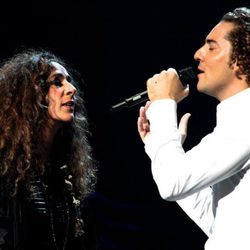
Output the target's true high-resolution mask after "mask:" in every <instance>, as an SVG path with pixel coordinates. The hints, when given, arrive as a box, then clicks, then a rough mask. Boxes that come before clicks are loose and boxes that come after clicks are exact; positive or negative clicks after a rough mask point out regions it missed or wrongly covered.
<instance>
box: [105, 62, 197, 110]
mask: <svg viewBox="0 0 250 250" xmlns="http://www.w3.org/2000/svg"><path fill="white" fill-rule="evenodd" d="M178 75H179V78H180V80H181V83H182V85H183V86H184V87H185V86H186V85H187V84H188V82H189V81H191V80H194V79H195V74H194V71H193V69H192V67H187V68H184V69H181V70H179V71H178ZM146 101H148V93H147V90H145V91H143V92H140V93H138V94H135V95H133V96H131V97H129V98H125V99H124V101H122V102H119V103H117V104H115V105H113V106H112V107H111V108H110V110H111V111H118V110H120V109H124V108H130V107H133V106H135V105H138V104H140V103H142V102H146Z"/></svg>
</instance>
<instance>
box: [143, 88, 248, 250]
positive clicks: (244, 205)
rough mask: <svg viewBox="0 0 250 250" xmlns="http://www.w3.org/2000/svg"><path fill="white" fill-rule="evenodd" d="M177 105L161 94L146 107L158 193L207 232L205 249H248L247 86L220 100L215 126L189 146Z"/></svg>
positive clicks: (149, 150)
mask: <svg viewBox="0 0 250 250" xmlns="http://www.w3.org/2000/svg"><path fill="white" fill-rule="evenodd" d="M176 109H177V104H176V102H175V101H174V100H171V99H164V100H158V101H155V102H153V103H152V104H151V105H150V107H149V109H148V110H147V118H148V119H149V121H150V135H149V136H147V138H146V139H145V150H146V152H147V154H148V155H149V157H150V158H151V161H152V174H153V177H154V180H155V182H156V184H157V186H158V189H159V193H160V195H161V196H162V198H164V199H165V200H169V201H177V202H178V204H179V205H180V206H181V207H182V209H183V210H184V211H185V212H186V213H187V214H188V215H189V216H190V218H192V219H193V220H194V221H195V223H196V224H197V225H198V226H199V227H200V228H201V229H202V230H203V231H204V232H205V233H206V234H207V235H208V237H209V238H208V241H207V242H206V245H205V249H206V250H236V249H237V250H250V171H248V169H249V167H250V89H249V88H248V89H246V90H244V91H242V92H240V93H238V94H236V95H234V96H232V97H230V98H228V99H226V100H224V101H222V102H221V103H220V104H219V105H218V106H217V125H216V127H215V129H214V131H213V132H212V133H211V134H208V135H207V136H205V137H204V138H203V139H202V140H201V142H200V143H199V144H198V145H197V146H195V147H193V148H192V149H191V150H189V151H187V152H185V151H184V149H183V147H182V144H181V136H180V133H179V130H178V126H177V114H176Z"/></svg>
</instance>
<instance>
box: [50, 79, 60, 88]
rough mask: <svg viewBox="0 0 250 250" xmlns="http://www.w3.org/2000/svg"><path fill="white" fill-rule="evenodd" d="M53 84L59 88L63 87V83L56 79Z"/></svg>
mask: <svg viewBox="0 0 250 250" xmlns="http://www.w3.org/2000/svg"><path fill="white" fill-rule="evenodd" d="M51 83H52V84H54V85H56V86H57V87H61V86H62V83H61V81H60V79H58V78H55V79H54V80H53V81H51Z"/></svg>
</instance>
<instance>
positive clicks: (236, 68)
mask: <svg viewBox="0 0 250 250" xmlns="http://www.w3.org/2000/svg"><path fill="white" fill-rule="evenodd" d="M231 69H232V70H233V71H234V73H235V75H236V77H237V78H238V79H242V76H243V75H244V74H243V72H242V71H241V69H240V67H239V66H238V64H237V60H235V62H234V63H232V64H231ZM243 78H244V77H243Z"/></svg>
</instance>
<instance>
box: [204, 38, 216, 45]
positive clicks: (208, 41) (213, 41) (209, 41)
mask: <svg viewBox="0 0 250 250" xmlns="http://www.w3.org/2000/svg"><path fill="white" fill-rule="evenodd" d="M205 42H206V43H207V44H211V43H216V44H217V42H216V41H215V40H214V39H209V38H207V39H206V40H205Z"/></svg>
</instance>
